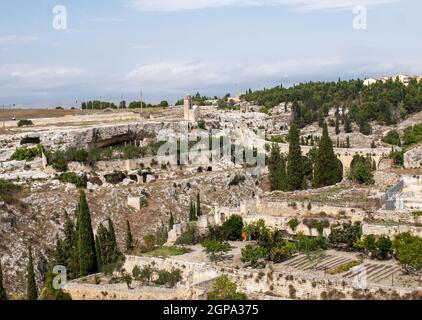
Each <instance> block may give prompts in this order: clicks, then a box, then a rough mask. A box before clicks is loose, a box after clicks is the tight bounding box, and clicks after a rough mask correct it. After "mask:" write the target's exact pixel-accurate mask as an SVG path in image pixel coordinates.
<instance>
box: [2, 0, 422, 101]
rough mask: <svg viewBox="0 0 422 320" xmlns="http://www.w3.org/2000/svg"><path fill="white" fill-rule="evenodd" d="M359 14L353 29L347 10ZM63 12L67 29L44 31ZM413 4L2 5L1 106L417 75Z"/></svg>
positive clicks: (138, 1) (332, 0)
mask: <svg viewBox="0 0 422 320" xmlns="http://www.w3.org/2000/svg"><path fill="white" fill-rule="evenodd" d="M360 4H363V5H365V6H366V7H367V10H368V15H367V23H368V26H367V29H366V30H355V29H354V28H353V24H352V23H353V19H354V18H355V15H354V14H353V12H352V9H353V7H355V6H356V5H360ZM56 5H64V6H65V7H66V9H67V15H68V17H67V30H55V29H54V28H53V27H52V21H53V18H54V15H53V13H52V10H53V7H54V6H56ZM421 9H422V3H421V1H417V0H106V1H105V0H102V1H100V0H90V1H82V0H71V1H70V0H69V1H65V0H60V1H59V0H57V1H49V0H40V1H27V0H13V1H12V0H3V1H1V3H0V104H3V103H5V104H13V103H15V104H16V105H18V106H40V107H46V106H56V105H64V106H71V105H73V104H75V100H78V101H83V100H88V99H100V98H102V99H103V100H110V101H118V100H120V98H121V96H122V95H123V97H124V98H125V99H127V100H132V99H139V95H140V94H139V92H140V90H141V89H142V91H143V93H144V96H145V99H146V100H148V101H151V102H158V101H160V100H161V99H168V100H170V101H174V100H175V99H177V98H180V97H182V96H183V95H184V94H185V93H188V92H191V93H195V92H196V91H200V92H201V93H203V94H207V95H212V96H213V95H223V94H225V93H229V92H230V93H232V94H236V93H238V92H244V91H245V90H246V89H247V88H252V89H257V88H262V87H264V86H265V87H271V86H274V85H278V84H280V83H283V84H284V85H286V86H287V85H292V84H294V83H298V82H303V81H310V80H336V79H338V78H339V77H340V78H342V79H349V78H357V77H360V78H365V77H371V76H381V75H389V74H396V73H399V72H401V73H409V74H422V60H421V59H422V58H421V56H420V52H421V49H422V43H421V41H420V32H421V26H420V12H421Z"/></svg>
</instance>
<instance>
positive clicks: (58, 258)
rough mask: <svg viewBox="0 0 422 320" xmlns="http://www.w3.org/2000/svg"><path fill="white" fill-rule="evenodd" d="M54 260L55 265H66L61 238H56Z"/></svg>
mask: <svg viewBox="0 0 422 320" xmlns="http://www.w3.org/2000/svg"><path fill="white" fill-rule="evenodd" d="M54 262H55V264H56V265H62V266H66V267H67V265H66V252H65V250H64V246H63V240H61V239H59V238H57V240H56V248H55V250H54Z"/></svg>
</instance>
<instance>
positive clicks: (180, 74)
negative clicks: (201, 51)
mask: <svg viewBox="0 0 422 320" xmlns="http://www.w3.org/2000/svg"><path fill="white" fill-rule="evenodd" d="M219 70H221V71H220V72H219ZM126 78H127V80H128V81H136V82H137V83H141V84H143V85H146V86H148V87H151V88H158V89H180V88H185V87H189V86H193V85H198V84H207V85H218V84H224V83H226V82H227V81H228V80H229V79H228V74H227V72H225V71H224V70H222V69H221V68H220V66H218V65H216V64H213V63H208V62H201V61H199V62H198V61H196V62H161V63H155V64H148V65H144V66H142V67H140V68H137V69H135V70H133V71H131V72H130V73H129V74H128V75H127V77H126Z"/></svg>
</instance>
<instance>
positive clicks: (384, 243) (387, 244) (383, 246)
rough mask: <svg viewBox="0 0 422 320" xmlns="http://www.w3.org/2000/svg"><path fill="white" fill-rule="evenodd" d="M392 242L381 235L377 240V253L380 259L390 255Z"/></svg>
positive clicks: (385, 258)
mask: <svg viewBox="0 0 422 320" xmlns="http://www.w3.org/2000/svg"><path fill="white" fill-rule="evenodd" d="M392 246H393V243H392V242H391V240H390V239H389V238H388V237H386V236H381V237H380V238H379V239H378V240H377V253H378V257H379V258H380V259H381V260H387V259H388V258H389V257H390V254H391V249H392Z"/></svg>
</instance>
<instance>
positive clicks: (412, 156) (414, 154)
mask: <svg viewBox="0 0 422 320" xmlns="http://www.w3.org/2000/svg"><path fill="white" fill-rule="evenodd" d="M421 166H422V146H421V147H417V148H414V149H412V150H409V151H407V152H406V153H405V154H404V167H405V168H420V167H421Z"/></svg>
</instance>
